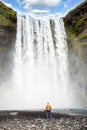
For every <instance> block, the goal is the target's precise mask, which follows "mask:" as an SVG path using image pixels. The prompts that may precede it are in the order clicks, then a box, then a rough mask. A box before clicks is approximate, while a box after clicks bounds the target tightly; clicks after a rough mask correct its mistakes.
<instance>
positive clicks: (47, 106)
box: [46, 103, 52, 120]
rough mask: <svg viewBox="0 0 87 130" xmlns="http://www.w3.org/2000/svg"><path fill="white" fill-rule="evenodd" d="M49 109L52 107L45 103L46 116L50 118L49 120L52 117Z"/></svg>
mask: <svg viewBox="0 0 87 130" xmlns="http://www.w3.org/2000/svg"><path fill="white" fill-rule="evenodd" d="M51 110H52V107H51V105H50V103H47V105H46V118H47V119H48V118H50V120H51V119H52V112H51Z"/></svg>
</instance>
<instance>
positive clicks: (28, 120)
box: [0, 113, 87, 130]
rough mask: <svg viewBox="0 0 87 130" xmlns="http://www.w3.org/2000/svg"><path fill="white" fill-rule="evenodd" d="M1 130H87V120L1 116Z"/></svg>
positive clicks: (75, 117) (73, 117)
mask: <svg viewBox="0 0 87 130" xmlns="http://www.w3.org/2000/svg"><path fill="white" fill-rule="evenodd" d="M0 130H87V118H86V117H78V116H54V117H53V118H52V120H46V119H45V117H41V116H40V117H39V116H31V115H27V116H17V115H15V113H12V115H10V116H5V115H3V116H2V115H0Z"/></svg>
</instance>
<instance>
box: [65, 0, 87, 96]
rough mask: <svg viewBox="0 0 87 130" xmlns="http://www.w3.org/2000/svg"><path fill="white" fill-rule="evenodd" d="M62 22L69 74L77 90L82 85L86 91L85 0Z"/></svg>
mask: <svg viewBox="0 0 87 130" xmlns="http://www.w3.org/2000/svg"><path fill="white" fill-rule="evenodd" d="M64 24H65V29H66V33H67V41H68V47H69V49H68V50H69V67H70V69H69V70H70V76H71V77H72V80H73V82H74V83H77V85H76V87H78V90H80V89H81V87H83V88H84V90H85V92H86V93H87V1H85V2H83V3H81V4H80V5H78V6H77V7H76V8H75V9H73V10H71V11H70V12H69V13H68V14H67V15H66V16H65V17H64ZM73 86H74V85H73ZM85 92H84V95H85Z"/></svg>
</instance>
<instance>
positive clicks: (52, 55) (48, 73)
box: [0, 14, 70, 109]
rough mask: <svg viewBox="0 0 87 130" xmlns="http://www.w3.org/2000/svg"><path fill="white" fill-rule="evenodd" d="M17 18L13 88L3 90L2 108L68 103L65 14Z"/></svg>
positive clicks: (40, 106)
mask: <svg viewBox="0 0 87 130" xmlns="http://www.w3.org/2000/svg"><path fill="white" fill-rule="evenodd" d="M17 18H18V21H17V38H16V45H15V53H14V68H13V70H14V71H13V76H12V82H11V84H10V86H11V85H12V88H11V89H8V88H7V89H8V90H7V91H5V92H4V90H3V89H2V90H1V91H2V97H1V99H2V100H3V102H1V104H0V106H1V107H0V109H41V108H44V106H45V104H46V103H47V102H50V103H51V104H52V106H53V108H59V107H62V108H63V107H64V108H65V107H69V105H70V104H69V98H68V83H69V76H68V59H67V52H68V50H67V43H66V34H65V30H64V25H63V20H62V18H60V16H58V15H57V16H56V15H52V16H43V17H38V16H35V15H20V14H19V15H18V16H17ZM5 89H6V88H5ZM7 95H8V96H7ZM9 104H10V105H9Z"/></svg>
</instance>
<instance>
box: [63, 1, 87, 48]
mask: <svg viewBox="0 0 87 130" xmlns="http://www.w3.org/2000/svg"><path fill="white" fill-rule="evenodd" d="M64 24H65V28H66V32H67V40H68V44H69V46H70V47H73V48H78V47H82V46H84V45H87V2H86V1H85V2H83V3H81V4H80V5H79V6H77V7H76V8H75V9H73V10H72V11H70V12H69V13H68V14H67V15H66V16H65V18H64Z"/></svg>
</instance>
